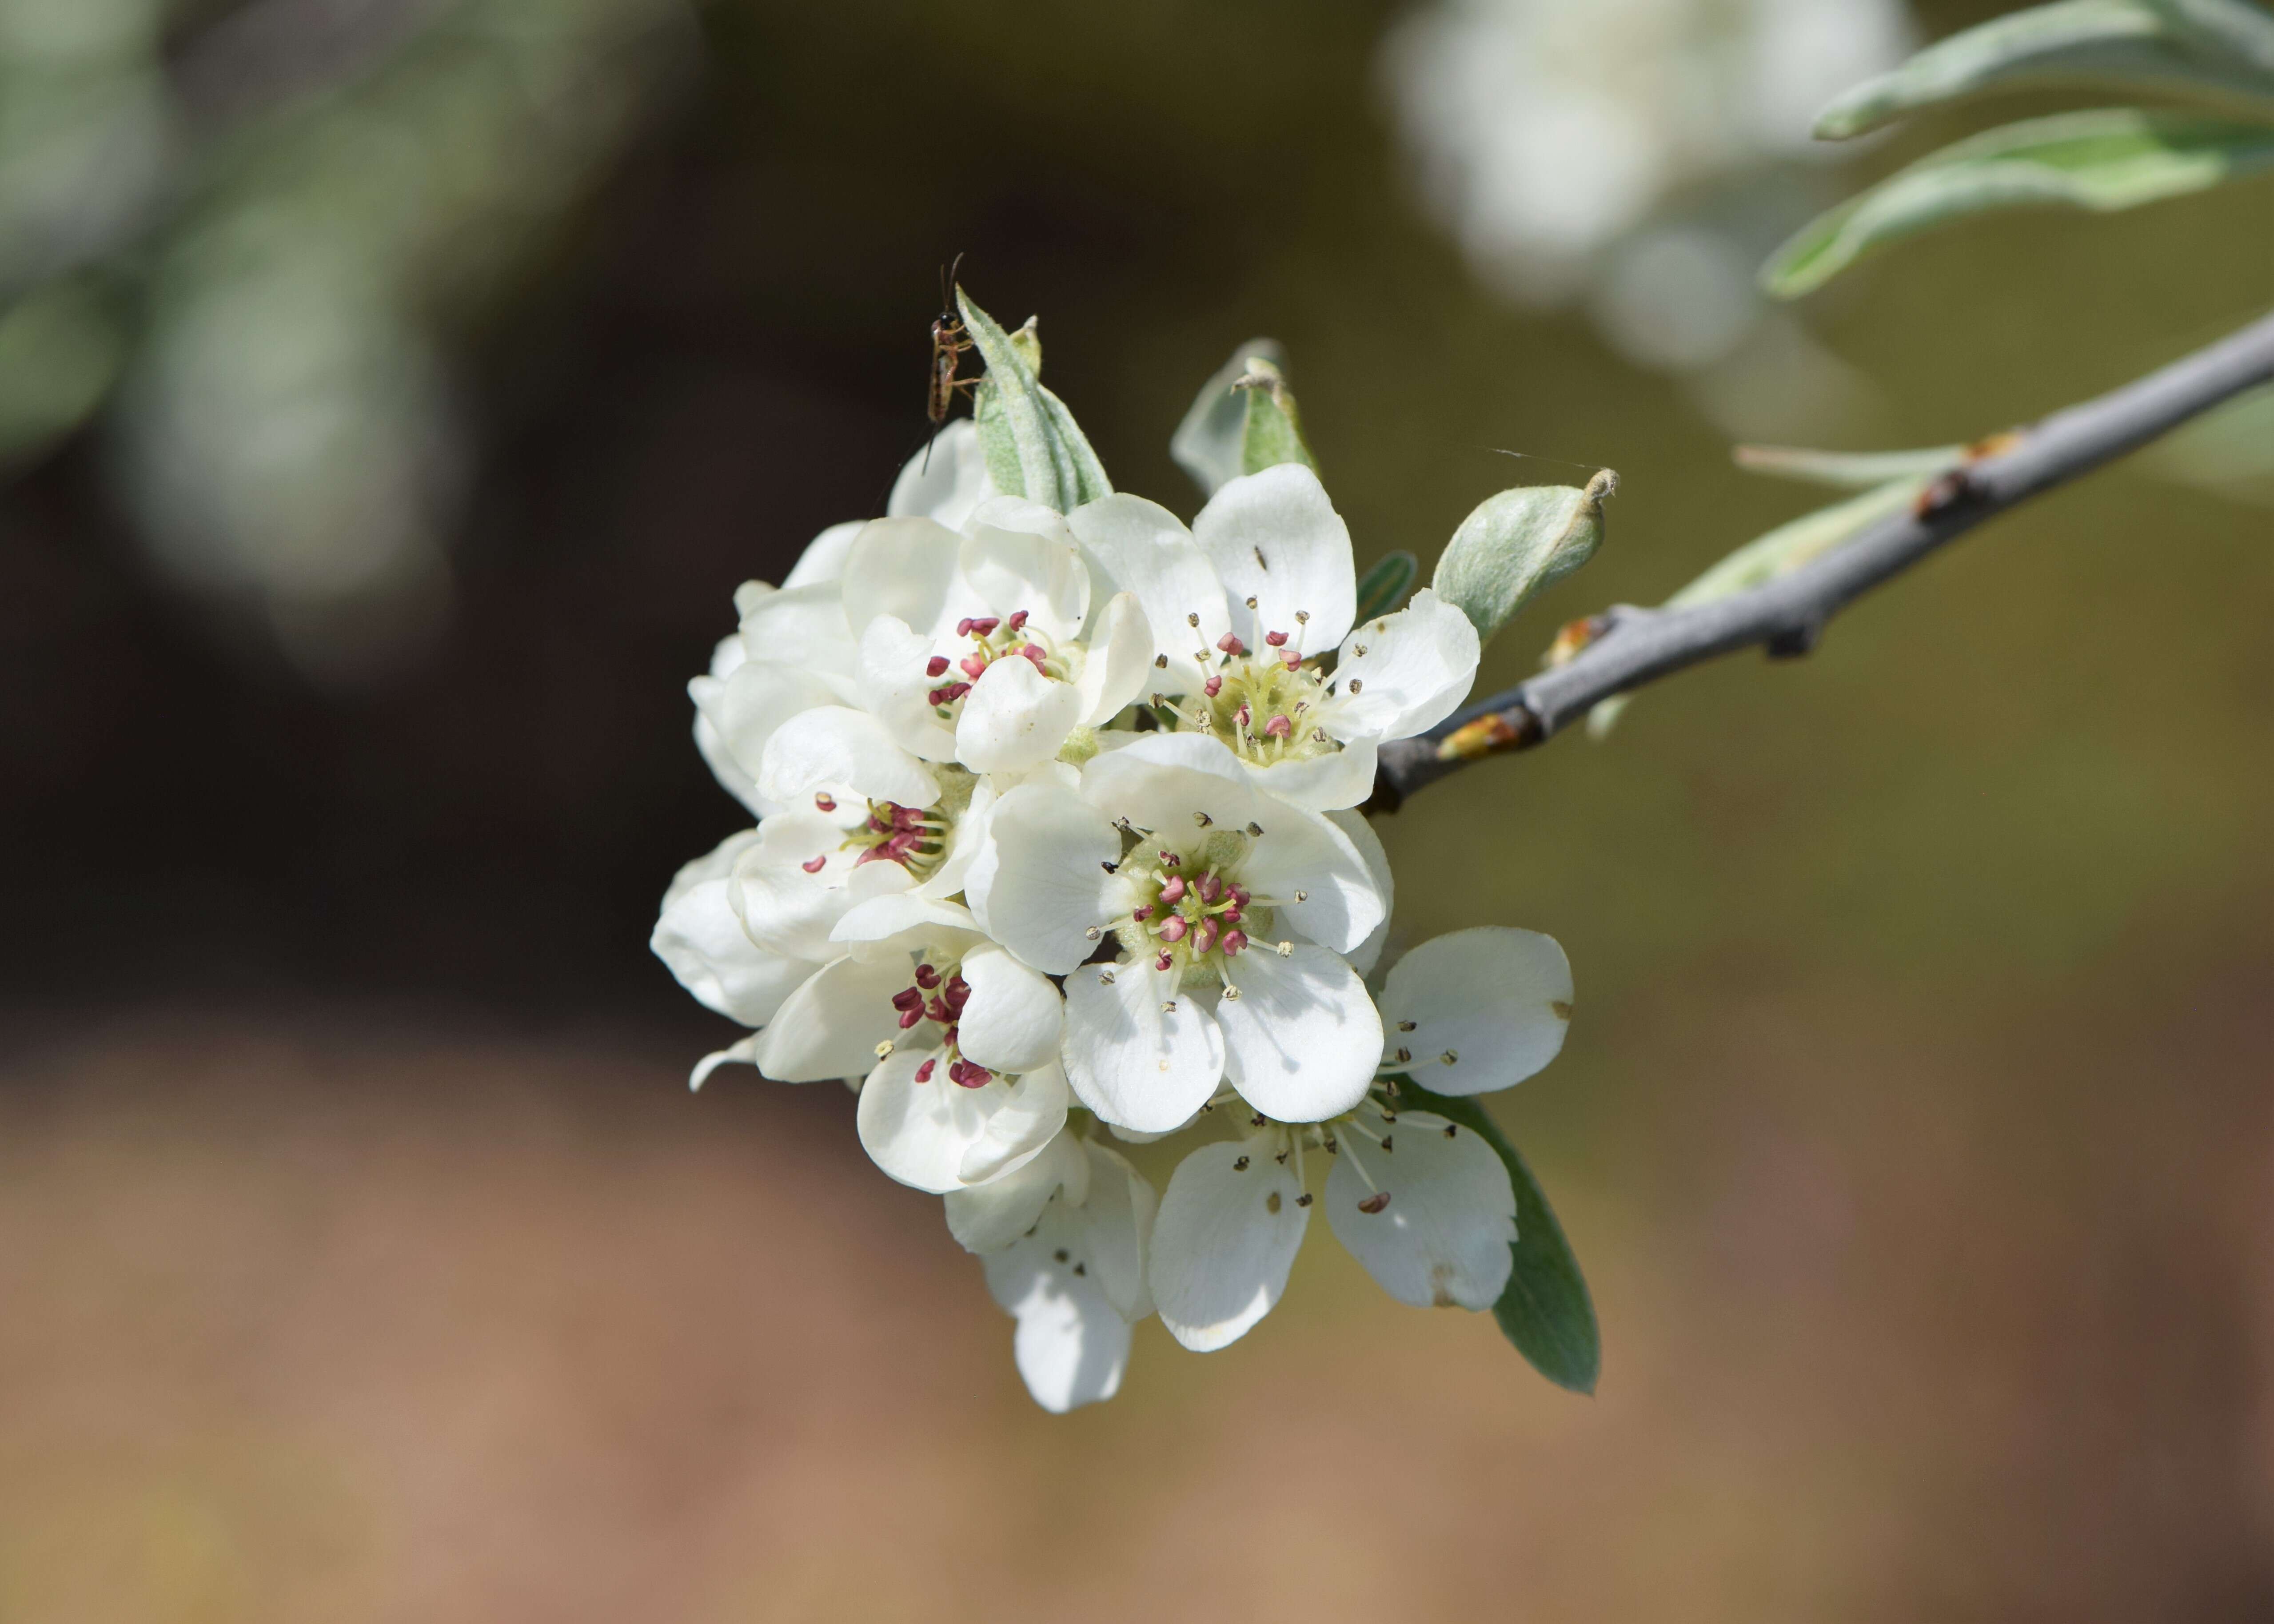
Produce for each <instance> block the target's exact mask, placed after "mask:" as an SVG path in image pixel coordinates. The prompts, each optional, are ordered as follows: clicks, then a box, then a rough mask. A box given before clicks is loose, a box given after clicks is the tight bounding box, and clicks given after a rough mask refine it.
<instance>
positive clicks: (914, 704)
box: [861, 614, 960, 762]
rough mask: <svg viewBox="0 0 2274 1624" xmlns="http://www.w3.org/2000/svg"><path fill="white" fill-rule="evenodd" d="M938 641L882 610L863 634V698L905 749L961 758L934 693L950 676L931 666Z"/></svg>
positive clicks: (931, 758) (943, 759) (940, 757)
mask: <svg viewBox="0 0 2274 1624" xmlns="http://www.w3.org/2000/svg"><path fill="white" fill-rule="evenodd" d="M932 650H933V643H932V640H931V639H930V637H927V636H925V635H923V634H922V633H921V632H916V631H911V630H909V629H908V625H907V621H905V620H901V619H900V617H899V616H898V615H891V614H880V615H878V616H877V618H876V619H875V620H871V621H870V622H869V629H868V630H866V631H864V632H862V634H861V703H862V705H863V706H865V707H866V708H867V709H868V711H870V714H871V715H873V716H875V717H876V718H877V720H878V721H880V722H882V723H883V724H884V725H885V732H887V733H890V734H891V735H892V741H893V742H894V743H895V744H897V745H899V746H900V748H902V749H904V750H907V751H908V752H910V753H911V754H913V755H915V756H922V758H923V759H924V760H926V761H935V762H949V761H953V760H954V759H955V728H954V726H953V725H952V724H950V723H947V722H944V721H942V720H941V719H940V716H939V711H938V710H937V708H936V707H935V706H934V705H933V704H932V703H931V699H930V695H932V694H933V693H935V692H937V690H938V688H939V687H940V685H941V684H943V683H945V682H946V681H948V680H950V676H960V673H954V672H953V671H952V670H951V673H949V675H943V676H937V677H935V676H933V675H931V674H930V672H929V671H928V670H927V667H928V666H929V665H930V663H931V660H932V658H933V652H932Z"/></svg>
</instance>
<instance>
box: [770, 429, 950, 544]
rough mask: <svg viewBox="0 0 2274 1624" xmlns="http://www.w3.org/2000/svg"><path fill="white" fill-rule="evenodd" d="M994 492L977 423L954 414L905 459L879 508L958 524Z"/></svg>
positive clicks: (893, 514) (896, 514)
mask: <svg viewBox="0 0 2274 1624" xmlns="http://www.w3.org/2000/svg"><path fill="white" fill-rule="evenodd" d="M994 494H995V482H994V481H993V480H992V479H990V478H989V477H987V454H986V453H985V452H984V451H983V450H981V449H980V446H979V425H977V424H975V423H974V422H972V420H971V419H970V418H968V417H958V418H957V419H956V420H955V421H954V422H953V423H951V424H949V425H947V426H946V427H945V428H944V429H942V430H940V432H938V433H937V434H935V435H933V436H932V437H931V440H930V443H929V444H927V445H926V446H925V447H924V448H923V449H922V451H919V452H917V453H916V454H915V455H914V456H912V457H910V458H909V459H908V461H907V466H906V467H904V468H903V469H901V470H900V477H899V478H898V479H895V480H894V481H892V496H891V498H890V499H889V500H887V501H886V502H885V515H886V516H887V517H889V518H908V517H920V518H926V519H936V520H937V521H938V522H939V523H942V524H944V525H945V526H946V527H947V528H948V529H949V530H961V529H962V528H963V522H964V520H966V519H968V518H969V517H970V516H971V510H972V509H973V508H976V507H977V506H978V505H979V504H980V503H981V502H983V501H985V500H987V499H988V498H989V497H990V496H992V495H994ZM827 533H828V532H827V531H824V532H823V534H825V535H826V534H827ZM801 561H802V560H801Z"/></svg>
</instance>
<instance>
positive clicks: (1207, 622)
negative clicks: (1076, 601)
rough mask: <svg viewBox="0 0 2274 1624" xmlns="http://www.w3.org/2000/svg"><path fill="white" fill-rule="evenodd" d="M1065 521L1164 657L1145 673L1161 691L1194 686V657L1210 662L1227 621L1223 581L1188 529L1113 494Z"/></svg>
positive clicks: (1198, 668) (1198, 679)
mask: <svg viewBox="0 0 2274 1624" xmlns="http://www.w3.org/2000/svg"><path fill="white" fill-rule="evenodd" d="M1066 525H1067V527H1068V528H1069V529H1070V530H1073V535H1074V539H1075V540H1077V541H1079V542H1080V543H1081V546H1082V550H1083V551H1084V552H1085V553H1088V554H1089V557H1090V560H1091V562H1092V563H1093V564H1094V565H1095V566H1096V568H1097V569H1098V570H1099V572H1100V573H1101V574H1103V575H1104V576H1105V577H1106V579H1107V580H1108V581H1110V582H1111V583H1113V585H1114V587H1115V589H1116V590H1126V591H1128V592H1131V593H1133V594H1134V595H1135V597H1136V598H1137V602H1138V604H1139V605H1140V606H1141V608H1142V609H1143V610H1144V612H1145V618H1146V620H1147V621H1148V622H1149V623H1150V625H1151V627H1152V628H1153V643H1154V646H1155V649H1156V652H1159V653H1162V654H1165V655H1167V656H1168V657H1169V665H1168V667H1167V669H1165V670H1162V671H1158V672H1156V674H1155V676H1154V678H1153V680H1154V681H1155V682H1156V683H1157V684H1158V685H1159V687H1160V688H1161V690H1162V692H1163V693H1169V694H1182V693H1186V692H1189V691H1190V690H1192V689H1193V688H1198V687H1200V686H1201V683H1202V682H1204V681H1205V680H1207V677H1208V673H1207V671H1206V670H1204V669H1203V668H1202V662H1201V660H1200V659H1196V658H1194V656H1195V655H1200V654H1204V655H1205V657H1206V659H1207V660H1208V661H1211V662H1212V661H1213V660H1214V659H1215V658H1216V643H1217V640H1218V639H1220V638H1221V637H1223V635H1224V634H1225V633H1226V632H1228V631H1230V630H1231V619H1230V616H1229V615H1228V614H1227V613H1226V611H1225V607H1224V583H1222V582H1220V581H1218V580H1217V579H1216V570H1215V568H1213V567H1212V566H1211V565H1210V564H1209V561H1208V560H1207V559H1206V558H1205V557H1204V556H1203V555H1202V554H1201V550H1200V548H1199V546H1198V545H1196V544H1195V543H1194V542H1193V538H1192V535H1191V532H1189V531H1188V530H1186V529H1185V527H1184V525H1183V524H1182V523H1179V522H1178V518H1177V516H1176V515H1174V514H1172V513H1171V512H1170V511H1169V510H1168V509H1167V508H1163V507H1160V506H1158V505H1156V504H1155V503H1153V502H1148V501H1147V500H1145V499H1144V498H1142V497H1140V496H1129V495H1126V494H1120V493H1117V494H1115V495H1112V496H1108V497H1105V498H1103V499H1102V500H1097V501H1094V502H1089V503H1087V504H1085V505H1084V506H1082V507H1080V508H1075V509H1074V510H1073V512H1072V513H1070V514H1068V515H1066ZM1193 616H1197V617H1198V618H1199V620H1200V624H1199V625H1198V626H1197V627H1195V626H1193V624H1192V622H1191V617H1193Z"/></svg>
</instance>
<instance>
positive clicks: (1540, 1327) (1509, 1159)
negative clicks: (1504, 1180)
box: [1397, 1080, 1603, 1395]
mask: <svg viewBox="0 0 2274 1624" xmlns="http://www.w3.org/2000/svg"><path fill="white" fill-rule="evenodd" d="M1397 1097H1398V1102H1399V1104H1400V1105H1401V1106H1403V1107H1408V1108H1411V1109H1416V1110H1425V1111H1434V1112H1436V1113H1437V1114H1438V1115H1439V1116H1443V1117H1445V1118H1446V1119H1447V1120H1449V1121H1451V1122H1457V1123H1458V1124H1461V1126H1463V1127H1465V1128H1467V1129H1469V1130H1471V1131H1472V1132H1474V1133H1476V1134H1477V1135H1478V1136H1479V1137H1480V1138H1481V1139H1483V1140H1484V1141H1485V1143H1486V1144H1487V1145H1490V1146H1491V1147H1493V1150H1494V1152H1495V1154H1498V1155H1499V1157H1500V1159H1501V1161H1502V1163H1503V1164H1504V1165H1505V1166H1506V1167H1507V1169H1508V1178H1509V1183H1510V1184H1512V1185H1514V1186H1515V1189H1516V1243H1515V1244H1514V1245H1512V1246H1510V1248H1509V1250H1510V1252H1513V1253H1514V1254H1515V1267H1514V1268H1513V1269H1512V1270H1511V1271H1510V1274H1509V1277H1508V1285H1507V1288H1506V1289H1503V1290H1502V1292H1501V1294H1500V1300H1499V1301H1498V1302H1497V1303H1495V1304H1493V1318H1494V1319H1496V1320H1498V1321H1499V1322H1500V1328H1501V1335H1503V1336H1505V1337H1507V1338H1508V1340H1509V1341H1510V1342H1511V1343H1513V1344H1514V1345H1515V1348H1516V1350H1517V1352H1518V1353H1520V1354H1522V1355H1523V1356H1524V1357H1525V1361H1526V1362H1527V1363H1529V1364H1530V1365H1531V1366H1532V1369H1534V1370H1536V1371H1538V1372H1540V1374H1541V1375H1543V1376H1545V1377H1547V1380H1550V1381H1552V1382H1554V1383H1555V1385H1556V1386H1557V1387H1562V1388H1564V1389H1566V1390H1567V1391H1569V1392H1572V1393H1585V1394H1589V1395H1592V1394H1593V1392H1594V1390H1595V1383H1596V1381H1597V1380H1598V1379H1599V1378H1600V1376H1601V1374H1602V1369H1603V1340H1602V1332H1601V1330H1600V1327H1598V1326H1597V1324H1596V1322H1595V1304H1594V1299H1593V1297H1591V1296H1589V1294H1588V1291H1587V1281H1586V1276H1585V1275H1584V1274H1581V1273H1580V1272H1579V1259H1577V1257H1576V1256H1574V1255H1573V1254H1572V1252H1571V1243H1570V1241H1569V1240H1567V1239H1566V1238H1565V1237H1564V1235H1563V1226H1562V1224H1561V1223H1558V1222H1556V1219H1555V1208H1554V1207H1550V1206H1548V1204H1547V1192H1545V1191H1543V1190H1541V1189H1540V1181H1539V1180H1538V1179H1536V1178H1534V1177H1532V1169H1530V1168H1528V1167H1526V1166H1525V1162H1524V1158H1523V1157H1522V1156H1521V1155H1519V1154H1517V1149H1516V1147H1515V1146H1513V1145H1511V1144H1510V1143H1509V1139H1508V1136H1507V1135H1506V1134H1504V1133H1502V1132H1501V1131H1500V1124H1498V1123H1496V1122H1495V1121H1494V1120H1493V1119H1492V1117H1491V1116H1490V1115H1489V1114H1487V1112H1486V1110H1485V1109H1484V1108H1483V1107H1482V1106H1481V1105H1480V1104H1478V1103H1477V1101H1474V1100H1472V1099H1461V1098H1456V1097H1453V1096H1449V1095H1446V1094H1432V1093H1430V1092H1429V1091H1428V1090H1427V1089H1426V1088H1424V1087H1421V1086H1419V1084H1417V1083H1414V1082H1412V1081H1410V1080H1401V1081H1400V1082H1399V1083H1398V1085H1397Z"/></svg>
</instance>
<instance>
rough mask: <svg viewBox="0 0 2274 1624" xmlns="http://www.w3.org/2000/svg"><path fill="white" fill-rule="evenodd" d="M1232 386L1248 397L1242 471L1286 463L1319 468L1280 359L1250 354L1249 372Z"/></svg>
mask: <svg viewBox="0 0 2274 1624" xmlns="http://www.w3.org/2000/svg"><path fill="white" fill-rule="evenodd" d="M1232 387H1233V388H1235V389H1237V390H1239V392H1240V393H1241V394H1243V395H1246V397H1247V422H1246V426H1245V428H1244V429H1243V431H1242V432H1241V434H1240V437H1239V471H1240V472H1241V473H1243V474H1260V473H1261V472H1262V471H1263V470H1265V469H1267V468H1276V467H1278V466H1279V464H1280V463H1282V462H1300V463H1301V464H1302V465H1303V466H1304V467H1306V468H1316V467H1318V465H1319V463H1318V459H1317V458H1315V457H1314V456H1313V455H1311V447H1309V445H1307V444H1306V442H1305V441H1304V439H1303V421H1302V418H1301V417H1300V416H1299V414H1298V413H1297V411H1296V410H1295V392H1294V391H1293V390H1291V389H1290V388H1289V387H1287V377H1286V374H1285V373H1284V372H1281V371H1280V370H1279V366H1278V364H1277V363H1276V362H1273V361H1267V360H1265V359H1264V358H1263V357H1261V356H1251V357H1248V362H1247V372H1246V375H1245V376H1244V377H1242V378H1240V379H1239V380H1237V381H1236V382H1234V383H1233V385H1232Z"/></svg>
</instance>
